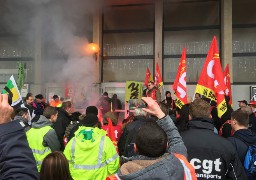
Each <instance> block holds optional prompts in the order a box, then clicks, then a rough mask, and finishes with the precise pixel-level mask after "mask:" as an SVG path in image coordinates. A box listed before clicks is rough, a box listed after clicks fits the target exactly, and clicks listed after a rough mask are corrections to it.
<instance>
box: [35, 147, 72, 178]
mask: <svg viewBox="0 0 256 180" xmlns="http://www.w3.org/2000/svg"><path fill="white" fill-rule="evenodd" d="M40 180H72V177H71V175H70V171H69V165H68V161H67V159H66V157H65V156H64V155H63V154H62V153H61V152H58V151H55V152H52V153H50V154H48V155H47V156H46V157H45V158H44V160H43V162H42V166H41V170H40Z"/></svg>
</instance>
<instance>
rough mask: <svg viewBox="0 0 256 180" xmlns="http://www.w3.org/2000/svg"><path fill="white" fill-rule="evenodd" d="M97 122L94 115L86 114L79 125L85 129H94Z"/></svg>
mask: <svg viewBox="0 0 256 180" xmlns="http://www.w3.org/2000/svg"><path fill="white" fill-rule="evenodd" d="M98 122H99V119H98V117H97V116H96V115H95V114H88V115H86V116H85V117H84V119H82V120H81V124H82V125H83V126H87V127H94V126H95V125H96V124H97V123H98Z"/></svg>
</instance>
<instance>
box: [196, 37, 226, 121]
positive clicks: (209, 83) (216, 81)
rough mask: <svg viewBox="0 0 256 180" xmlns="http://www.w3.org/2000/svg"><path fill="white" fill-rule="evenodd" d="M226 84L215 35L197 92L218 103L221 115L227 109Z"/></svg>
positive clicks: (219, 114)
mask: <svg viewBox="0 0 256 180" xmlns="http://www.w3.org/2000/svg"><path fill="white" fill-rule="evenodd" d="M225 90H226V86H225V83H224V76H223V71H222V68H221V64H220V58H219V51H218V45H217V40H216V36H214V37H213V40H212V43H211V46H210V49H209V51H208V54H207V57H206V60H205V63H204V66H203V69H202V72H201V74H200V77H199V80H198V83H197V86H196V93H199V94H201V95H203V96H204V97H206V98H209V99H210V100H212V101H215V102H216V103H217V110H218V116H219V117H221V116H222V115H223V114H224V113H225V112H226V110H227V104H226V101H225V96H224V95H225V94H224V92H225Z"/></svg>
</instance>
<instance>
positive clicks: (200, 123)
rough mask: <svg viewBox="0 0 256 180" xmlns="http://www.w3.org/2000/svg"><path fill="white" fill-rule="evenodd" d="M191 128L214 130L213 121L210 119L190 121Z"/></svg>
mask: <svg viewBox="0 0 256 180" xmlns="http://www.w3.org/2000/svg"><path fill="white" fill-rule="evenodd" d="M188 127H189V128H196V129H209V130H212V131H213V130H214V125H213V120H212V119H210V118H194V119H192V120H190V121H188Z"/></svg>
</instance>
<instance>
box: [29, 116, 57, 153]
mask: <svg viewBox="0 0 256 180" xmlns="http://www.w3.org/2000/svg"><path fill="white" fill-rule="evenodd" d="M45 126H51V127H52V122H51V121H50V120H49V119H47V118H46V117H45V116H43V115H41V116H40V118H39V120H38V121H37V122H34V123H32V128H35V129H39V128H42V127H45ZM42 143H43V146H45V147H47V146H48V147H49V148H50V149H51V150H52V152H53V151H59V150H60V143H59V141H58V137H57V134H56V132H55V130H54V129H51V130H49V131H48V132H47V133H46V134H45V136H44V138H43V142H42Z"/></svg>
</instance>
